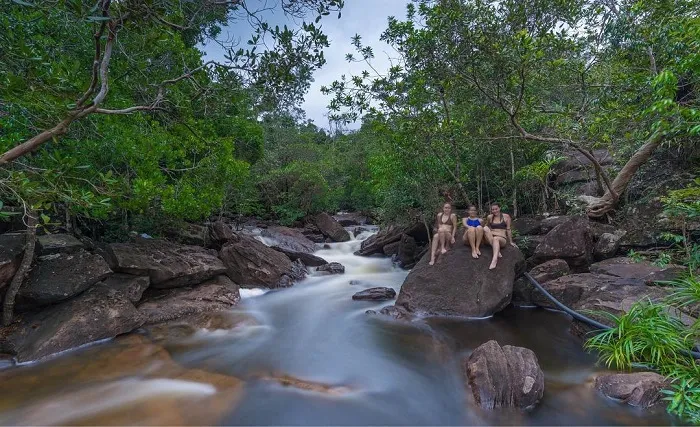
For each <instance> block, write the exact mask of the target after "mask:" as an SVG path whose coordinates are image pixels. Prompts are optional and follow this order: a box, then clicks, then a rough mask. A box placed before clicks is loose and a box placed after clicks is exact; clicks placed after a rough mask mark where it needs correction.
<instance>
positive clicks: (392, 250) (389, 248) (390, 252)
mask: <svg viewBox="0 0 700 427" xmlns="http://www.w3.org/2000/svg"><path fill="white" fill-rule="evenodd" d="M400 243H401V242H399V241H396V242H393V243H389V244H388V245H384V247H383V248H382V252H384V255H386V256H388V257H391V256H394V255H396V254H397V253H398V252H399V244H400Z"/></svg>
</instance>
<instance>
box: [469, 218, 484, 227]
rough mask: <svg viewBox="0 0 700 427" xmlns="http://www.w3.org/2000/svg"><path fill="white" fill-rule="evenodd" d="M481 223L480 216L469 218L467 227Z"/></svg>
mask: <svg viewBox="0 0 700 427" xmlns="http://www.w3.org/2000/svg"><path fill="white" fill-rule="evenodd" d="M480 225H481V221H479V218H474V219H471V218H467V227H478V226H480Z"/></svg>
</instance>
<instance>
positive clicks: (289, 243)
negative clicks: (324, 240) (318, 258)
mask: <svg viewBox="0 0 700 427" xmlns="http://www.w3.org/2000/svg"><path fill="white" fill-rule="evenodd" d="M261 235H262V236H263V237H267V238H270V239H272V240H274V241H275V244H274V245H273V246H277V247H279V248H280V249H283V250H285V251H293V252H302V253H307V254H310V253H312V252H315V251H316V244H315V243H314V242H312V241H311V240H309V239H307V238H306V236H304V233H302V232H301V231H299V230H296V229H294V228H289V227H268V228H266V229H264V230H262V232H261Z"/></svg>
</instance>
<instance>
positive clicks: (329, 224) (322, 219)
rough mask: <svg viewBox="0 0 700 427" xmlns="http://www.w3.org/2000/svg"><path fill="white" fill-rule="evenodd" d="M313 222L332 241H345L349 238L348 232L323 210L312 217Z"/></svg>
mask: <svg viewBox="0 0 700 427" xmlns="http://www.w3.org/2000/svg"><path fill="white" fill-rule="evenodd" d="M313 223H314V224H315V225H316V227H318V229H319V230H320V231H321V233H323V235H324V236H326V237H328V238H330V239H331V240H332V241H334V242H347V241H349V240H350V233H348V232H347V230H345V229H344V228H343V226H342V225H340V223H338V221H336V220H335V219H333V217H332V216H330V215H328V214H327V213H325V212H321V213H320V214H318V215H316V216H314V217H313Z"/></svg>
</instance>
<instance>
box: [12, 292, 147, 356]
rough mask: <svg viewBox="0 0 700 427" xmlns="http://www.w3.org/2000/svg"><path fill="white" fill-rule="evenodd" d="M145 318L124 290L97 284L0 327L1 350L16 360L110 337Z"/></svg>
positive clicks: (137, 324) (125, 330)
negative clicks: (4, 326) (13, 356)
mask: <svg viewBox="0 0 700 427" xmlns="http://www.w3.org/2000/svg"><path fill="white" fill-rule="evenodd" d="M144 321H145V317H144V316H143V315H142V314H141V313H139V311H138V310H137V309H136V307H134V305H133V304H132V303H131V301H129V298H127V296H126V295H124V293H122V292H119V291H117V290H115V289H112V288H108V287H106V286H104V285H102V284H97V285H95V286H93V287H92V288H90V289H89V290H87V291H86V292H84V293H83V294H81V295H79V296H77V297H76V298H73V299H70V300H68V301H65V302H62V303H60V304H57V305H54V306H52V307H50V308H48V309H45V310H41V311H39V312H38V313H35V314H26V315H23V316H20V319H19V321H18V322H15V323H14V324H12V325H10V326H9V327H6V328H2V329H0V351H2V352H5V353H9V354H13V355H15V356H16V358H17V360H18V361H19V362H27V361H31V360H37V359H39V358H42V357H45V356H48V355H51V354H53V353H57V352H60V351H63V350H68V349H71V348H74V347H78V346H80V345H83V344H87V343H91V342H94V341H98V340H102V339H105V338H112V337H115V336H117V335H120V334H124V333H127V332H130V331H132V330H134V329H136V328H138V327H140V326H141V325H142V324H143V323H144Z"/></svg>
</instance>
